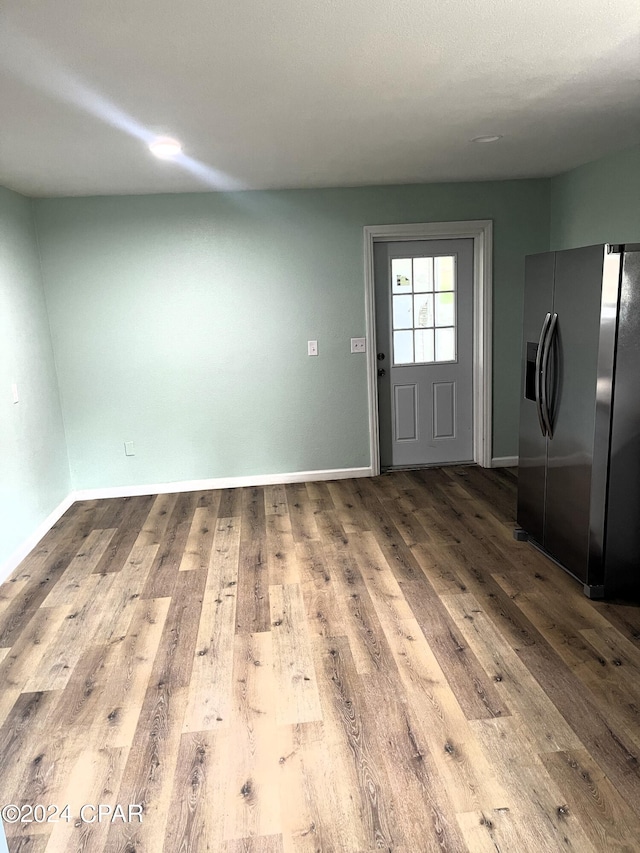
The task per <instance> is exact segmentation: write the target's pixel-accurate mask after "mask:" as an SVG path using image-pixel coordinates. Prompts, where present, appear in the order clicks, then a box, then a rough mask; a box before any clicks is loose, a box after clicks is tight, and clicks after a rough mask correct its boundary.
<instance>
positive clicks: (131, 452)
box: [124, 441, 136, 456]
mask: <svg viewBox="0 0 640 853" xmlns="http://www.w3.org/2000/svg"><path fill="white" fill-rule="evenodd" d="M124 455H125V456H135V455H136V449H135V446H134V444H133V442H132V441H125V443H124Z"/></svg>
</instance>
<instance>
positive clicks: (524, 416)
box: [517, 252, 555, 544]
mask: <svg viewBox="0 0 640 853" xmlns="http://www.w3.org/2000/svg"><path fill="white" fill-rule="evenodd" d="M554 258H555V255H554V253H553V252H547V253H546V254H542V255H530V256H529V257H527V258H526V259H525V291H524V328H523V342H522V385H521V394H520V447H519V463H518V464H519V468H518V512H517V520H518V524H519V525H520V527H522V528H523V529H524V530H526V531H527V533H528V534H529V536H531V537H532V538H533V539H535V540H536V541H537V542H538V543H540V544H542V541H543V530H544V501H545V476H546V475H545V468H546V462H547V452H546V447H547V439H546V437H545V428H544V421H543V417H542V410H541V408H540V400H539V396H540V395H539V387H538V371H539V367H540V358H541V355H542V347H541V341H542V340H543V338H544V334H543V333H545V332H548V330H549V324H550V319H551V311H552V308H553V269H554Z"/></svg>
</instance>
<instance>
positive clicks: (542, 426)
mask: <svg viewBox="0 0 640 853" xmlns="http://www.w3.org/2000/svg"><path fill="white" fill-rule="evenodd" d="M550 323H551V314H547V316H546V317H545V318H544V322H543V324H542V329H541V330H540V340H539V342H538V351H537V352H536V376H535V383H534V391H535V398H536V410H537V412H538V420H539V422H540V430H541V432H542V435H546V434H547V425H546V421H545V419H544V414H543V412H542V393H541V387H542V383H541V381H540V378H541V376H542V354H543V352H544V343H545V338H546V336H547V331H548V330H549V324H550Z"/></svg>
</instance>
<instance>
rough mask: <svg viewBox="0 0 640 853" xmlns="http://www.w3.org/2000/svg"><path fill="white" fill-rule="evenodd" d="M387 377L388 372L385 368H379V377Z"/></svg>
mask: <svg viewBox="0 0 640 853" xmlns="http://www.w3.org/2000/svg"><path fill="white" fill-rule="evenodd" d="M386 375H387V371H386V370H385V369H384V367H379V368H378V376H386Z"/></svg>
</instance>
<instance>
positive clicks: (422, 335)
mask: <svg viewBox="0 0 640 853" xmlns="http://www.w3.org/2000/svg"><path fill="white" fill-rule="evenodd" d="M414 334H415V336H416V361H433V329H420V330H416V331H415V332H414Z"/></svg>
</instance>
